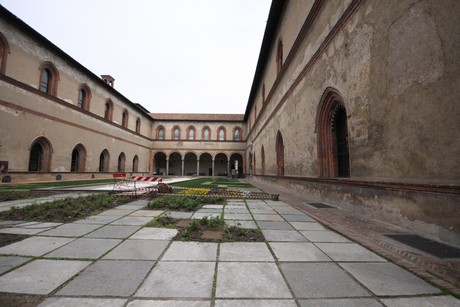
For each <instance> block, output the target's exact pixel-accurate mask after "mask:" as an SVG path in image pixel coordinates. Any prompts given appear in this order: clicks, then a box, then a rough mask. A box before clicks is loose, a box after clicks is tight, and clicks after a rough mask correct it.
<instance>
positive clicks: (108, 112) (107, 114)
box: [104, 99, 113, 121]
mask: <svg viewBox="0 0 460 307" xmlns="http://www.w3.org/2000/svg"><path fill="white" fill-rule="evenodd" d="M112 114H113V103H112V101H111V100H110V99H109V100H108V101H107V102H106V103H105V107H104V118H105V119H106V120H110V121H111V120H112Z"/></svg>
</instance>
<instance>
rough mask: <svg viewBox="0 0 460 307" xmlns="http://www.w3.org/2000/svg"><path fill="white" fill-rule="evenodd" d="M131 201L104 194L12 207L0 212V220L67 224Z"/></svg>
mask: <svg viewBox="0 0 460 307" xmlns="http://www.w3.org/2000/svg"><path fill="white" fill-rule="evenodd" d="M131 200H132V198H131V197H129V196H115V195H109V194H105V193H98V194H93V195H90V196H84V197H78V198H65V199H60V200H55V201H52V202H47V203H43V204H32V205H30V206H26V207H22V208H16V207H13V208H11V209H10V210H8V211H3V212H0V220H13V221H36V222H57V223H69V222H73V221H76V220H78V219H83V218H86V217H88V216H90V215H93V214H98V213H100V212H102V211H104V210H107V209H112V208H114V207H116V206H119V205H122V204H125V203H127V202H129V201H131Z"/></svg>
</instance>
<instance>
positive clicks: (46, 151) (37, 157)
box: [29, 136, 53, 172]
mask: <svg viewBox="0 0 460 307" xmlns="http://www.w3.org/2000/svg"><path fill="white" fill-rule="evenodd" d="M29 150H30V153H29V172H49V171H50V170H51V156H52V153H53V147H52V145H51V142H50V141H49V140H48V139H47V138H45V137H43V136H42V137H39V138H37V139H35V140H34V141H33V142H32V144H31V146H30V148H29Z"/></svg>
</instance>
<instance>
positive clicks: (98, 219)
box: [73, 215, 120, 225]
mask: <svg viewBox="0 0 460 307" xmlns="http://www.w3.org/2000/svg"><path fill="white" fill-rule="evenodd" d="M119 218H120V217H119V216H110V215H91V216H88V217H87V218H86V219H83V220H78V221H75V222H73V223H74V224H99V225H105V224H108V223H111V222H113V221H115V220H118V219H119Z"/></svg>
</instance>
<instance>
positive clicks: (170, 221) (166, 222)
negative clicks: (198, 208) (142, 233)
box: [145, 216, 178, 229]
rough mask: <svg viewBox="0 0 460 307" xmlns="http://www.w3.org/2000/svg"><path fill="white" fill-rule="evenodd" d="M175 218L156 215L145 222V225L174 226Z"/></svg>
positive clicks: (156, 226)
mask: <svg viewBox="0 0 460 307" xmlns="http://www.w3.org/2000/svg"><path fill="white" fill-rule="evenodd" d="M177 221H178V220H177V219H174V218H172V217H170V216H157V217H155V218H154V219H153V220H151V221H150V222H148V223H147V224H145V227H155V228H173V229H174V228H176V224H177Z"/></svg>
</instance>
